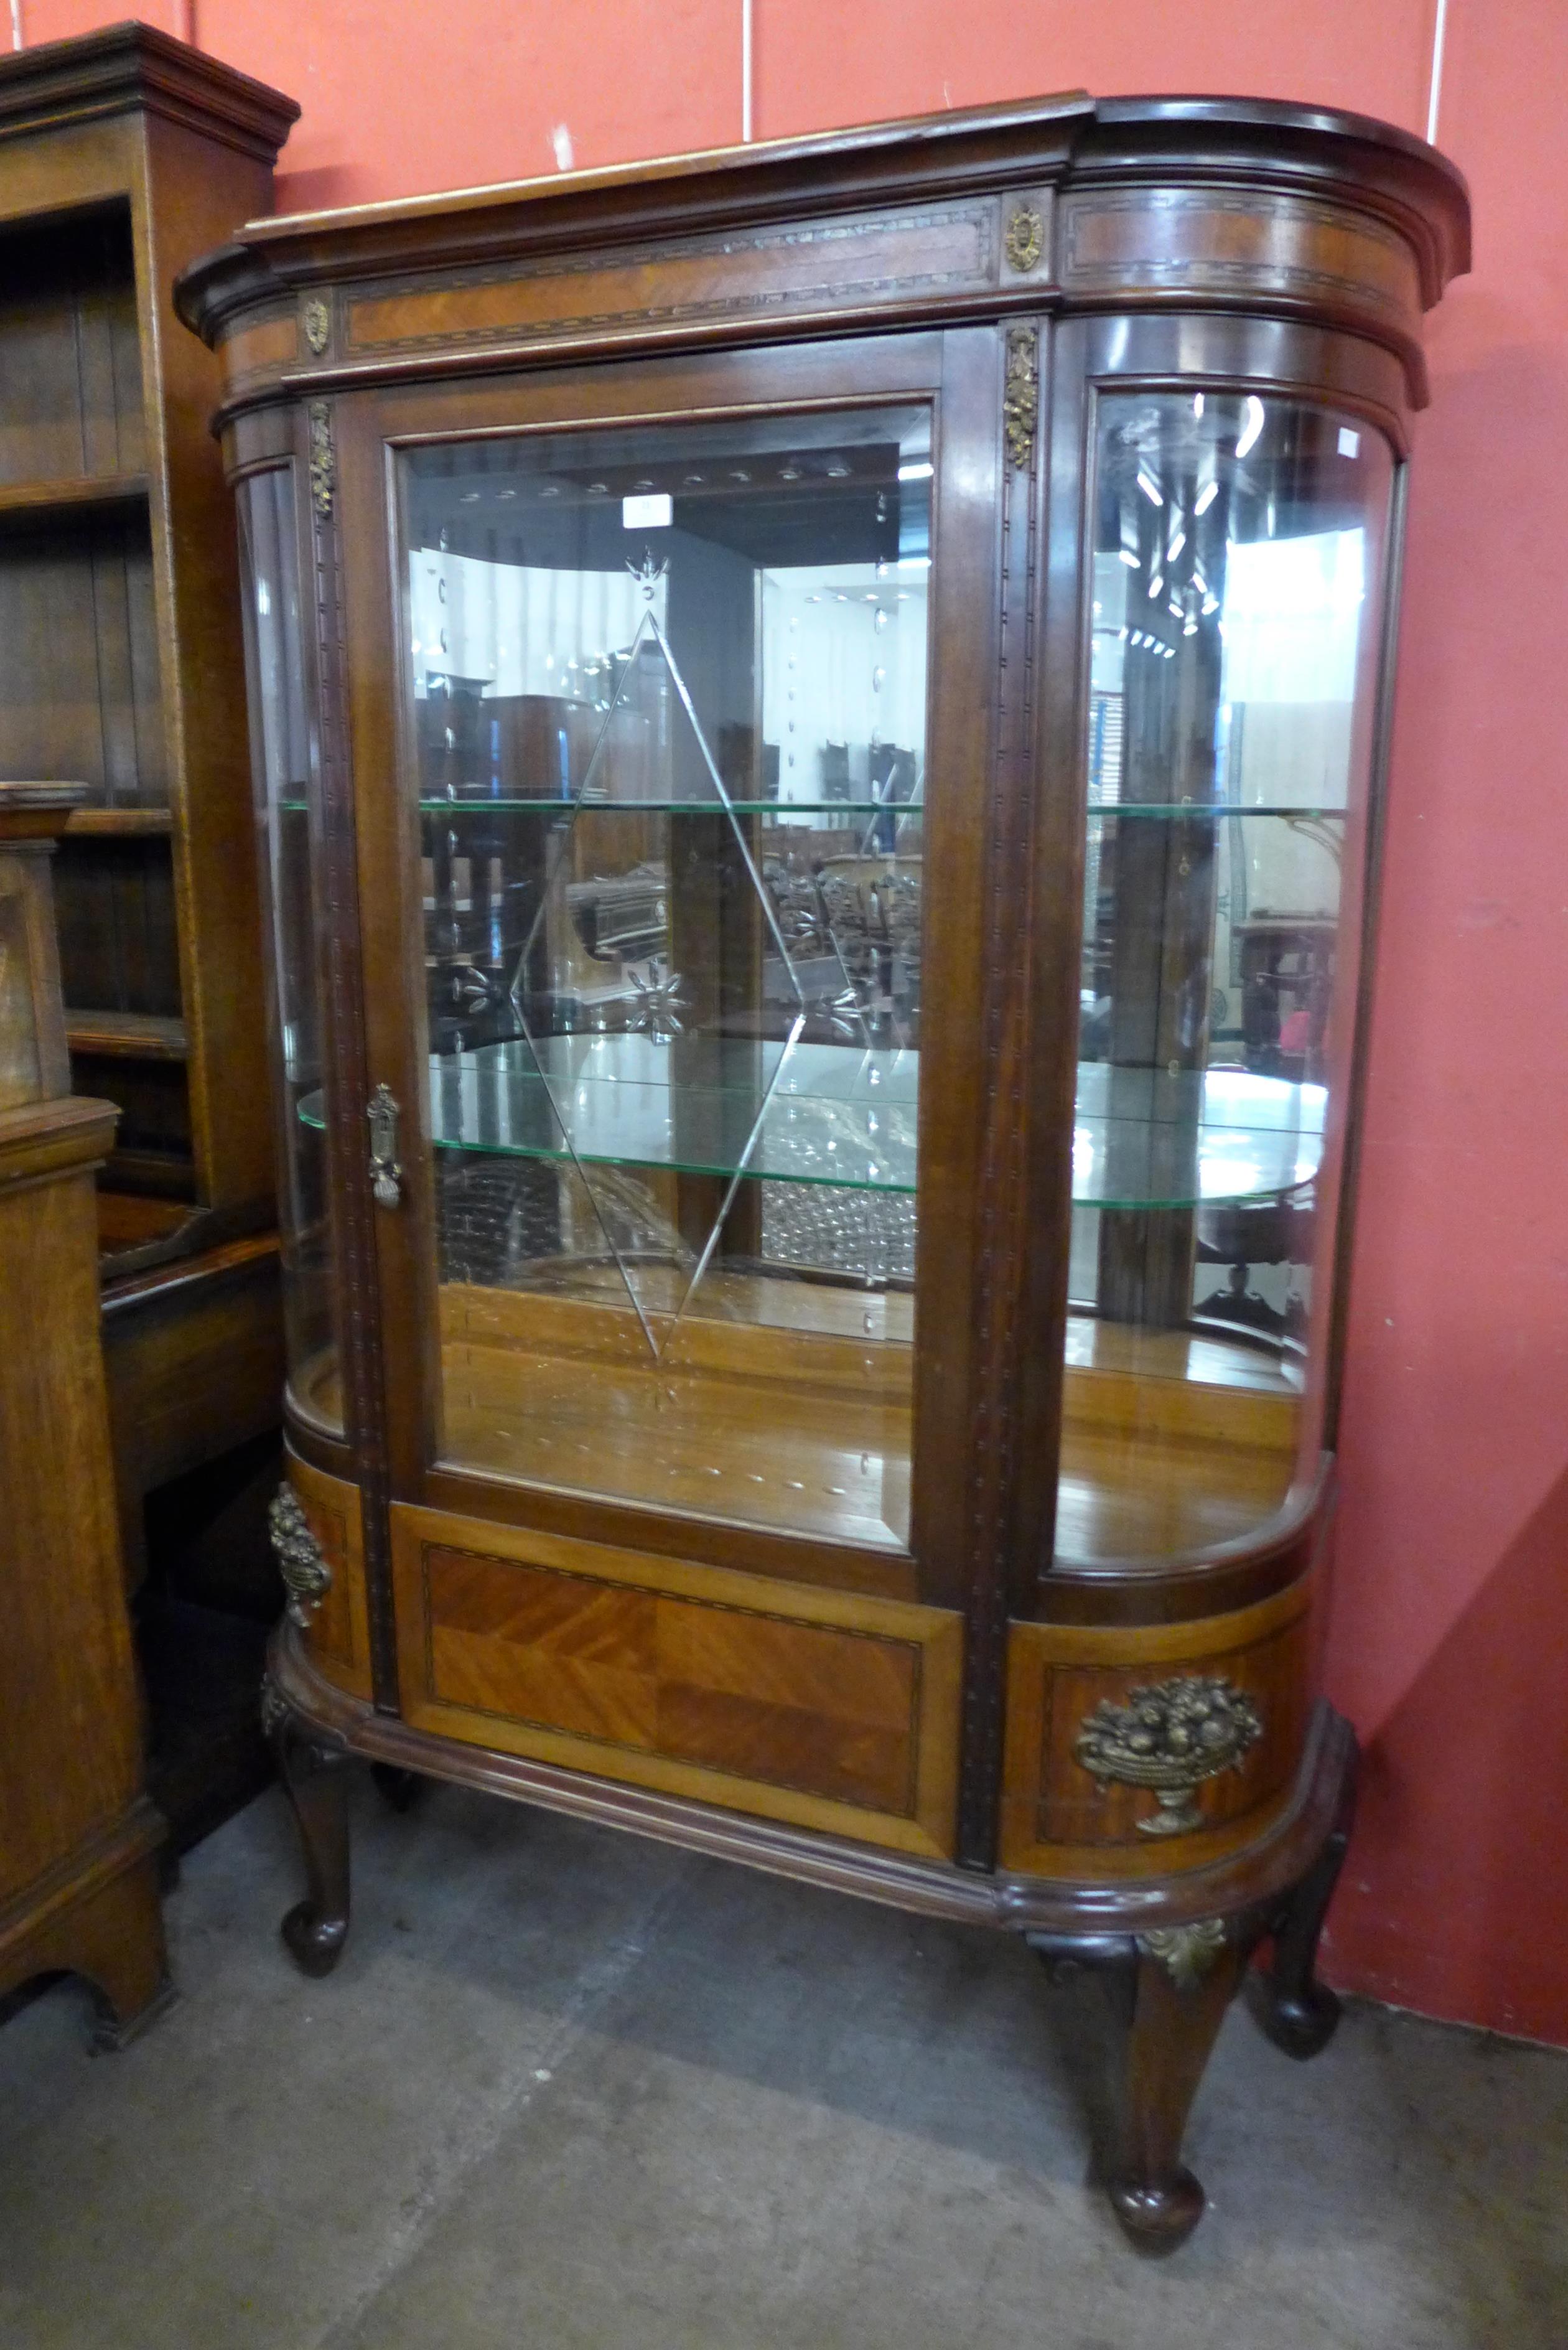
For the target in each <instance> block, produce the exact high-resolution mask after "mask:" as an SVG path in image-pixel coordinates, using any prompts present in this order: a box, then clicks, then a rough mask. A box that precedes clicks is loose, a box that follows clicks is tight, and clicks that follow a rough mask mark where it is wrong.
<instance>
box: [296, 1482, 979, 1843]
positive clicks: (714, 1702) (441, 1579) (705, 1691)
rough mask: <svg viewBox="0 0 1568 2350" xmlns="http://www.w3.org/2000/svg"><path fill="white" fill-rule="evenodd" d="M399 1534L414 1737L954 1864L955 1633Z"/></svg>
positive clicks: (860, 1599)
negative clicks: (480, 1747)
mask: <svg viewBox="0 0 1568 2350" xmlns="http://www.w3.org/2000/svg"><path fill="white" fill-rule="evenodd" d="M302 1498H303V1495H302ZM392 1515H393V1553H394V1560H395V1570H396V1575H397V1582H398V1616H399V1624H400V1676H401V1683H402V1701H403V1711H404V1714H405V1717H406V1718H407V1720H408V1721H410V1722H411V1723H412V1724H414V1725H415V1726H416V1727H418V1728H423V1729H431V1730H440V1731H446V1732H447V1733H448V1734H450V1735H454V1736H459V1737H462V1738H465V1739H469V1740H473V1741H477V1742H482V1743H489V1744H493V1745H495V1746H498V1747H501V1748H503V1749H504V1750H505V1751H507V1752H513V1753H523V1754H532V1755H537V1756H539V1757H541V1758H543V1759H545V1760H546V1761H552V1762H562V1763H569V1764H576V1766H577V1767H579V1768H581V1769H584V1770H587V1771H591V1772H593V1773H596V1774H597V1775H599V1776H605V1777H610V1778H622V1779H628V1780H630V1781H632V1782H634V1783H637V1784H639V1785H644V1786H653V1787H659V1788H661V1789H664V1790H666V1791H668V1792H670V1793H672V1794H687V1795H695V1796H697V1797H699V1798H705V1799H706V1800H708V1801H710V1802H713V1803H718V1804H725V1805H727V1806H729V1807H731V1808H734V1809H739V1810H744V1811H751V1812H758V1813H762V1814H765V1815H766V1816H768V1817H771V1818H774V1819H787V1820H795V1821H799V1822H801V1823H803V1824H804V1825H813V1826H821V1827H828V1828H833V1829H836V1831H837V1832H838V1833H840V1834H846V1835H858V1836H862V1837H865V1838H867V1840H869V1841H871V1842H874V1843H878V1844H886V1845H890V1846H895V1847H897V1848H899V1849H903V1850H907V1851H913V1852H925V1853H935V1854H943V1855H945V1854H947V1853H949V1852H950V1851H951V1848H952V1808H953V1795H954V1760H953V1758H954V1752H955V1742H956V1736H957V1720H958V1692H959V1663H960V1651H961V1625H960V1619H959V1618H958V1617H957V1616H956V1615H951V1614H949V1613H948V1612H947V1611H946V1610H944V1609H940V1608H933V1607H918V1606H913V1605H910V1604H908V1603H905V1602H900V1601H892V1600H878V1599H874V1598H869V1597H865V1596H860V1595H856V1594H848V1593H842V1592H834V1591H828V1590H818V1589H815V1588H808V1587H806V1586H793V1585H792V1586H781V1585H780V1584H778V1583H775V1582H770V1581H765V1580H763V1578H761V1577H759V1576H754V1575H742V1574H739V1573H735V1572H733V1571H732V1570H730V1569H727V1568H721V1567H708V1566H701V1565H694V1564H691V1563H689V1562H686V1561H680V1560H669V1559H655V1558H651V1557H646V1556H642V1555H638V1554H635V1553H632V1552H628V1551H618V1550H610V1549H607V1548H604V1547H602V1546H600V1545H597V1544H587V1543H579V1542H573V1541H568V1540H566V1539H563V1538H560V1537H556V1536H550V1535H545V1534H534V1533H523V1532H514V1531H512V1530H510V1529H505V1528H502V1527H499V1526H496V1525H492V1524H483V1525H481V1524H476V1523H472V1522H471V1521H464V1520H461V1519H454V1518H452V1517H450V1516H448V1515H446V1514H445V1513H439V1512H433V1511H421V1510H414V1509H410V1508H407V1507H402V1506H395V1507H394V1510H393V1513H392Z"/></svg>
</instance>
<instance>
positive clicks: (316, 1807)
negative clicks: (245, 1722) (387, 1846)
mask: <svg viewBox="0 0 1568 2350" xmlns="http://www.w3.org/2000/svg"><path fill="white" fill-rule="evenodd" d="M262 1718H263V1721H265V1725H266V1731H267V1735H268V1737H269V1738H270V1739H271V1741H272V1749H273V1752H274V1754H275V1757H276V1759H277V1768H278V1776H279V1777H280V1778H281V1779H282V1781H283V1783H284V1787H285V1790H286V1793H287V1795H288V1800H289V1803H290V1804H291V1805H292V1806H293V1809H294V1816H295V1820H296V1824H297V1825H298V1828H299V1839H300V1843H301V1845H302V1846H303V1848H304V1853H305V1875H306V1887H307V1888H308V1889H307V1891H306V1898H305V1899H304V1900H303V1901H299V1902H296V1904H295V1907H294V1908H292V1909H291V1910H290V1911H289V1912H288V1914H287V1916H286V1918H284V1921H283V1929H282V1930H283V1939H284V1940H285V1941H286V1943H287V1945H288V1947H289V1950H290V1951H291V1952H292V1953H293V1956H294V1959H295V1962H296V1965H297V1966H298V1967H299V1968H300V1970H301V1971H302V1972H303V1973H305V1974H307V1975H327V1974H330V1973H331V1971H332V1970H333V1968H334V1967H335V1966H336V1965H337V1961H338V1960H339V1959H340V1958H341V1957H342V1955H343V1945H344V1942H345V1940H346V1939H348V1755H347V1754H346V1753H345V1752H343V1751H342V1749H341V1748H338V1747H334V1746H328V1745H327V1744H325V1743H323V1742H321V1741H319V1740H318V1739H317V1738H316V1737H315V1736H314V1735H313V1733H312V1732H311V1731H310V1730H309V1728H308V1727H307V1726H306V1724H305V1723H303V1722H301V1721H298V1720H297V1719H296V1716H295V1715H294V1714H293V1713H292V1712H291V1711H289V1709H288V1707H287V1705H286V1703H285V1702H284V1701H283V1700H282V1699H280V1698H279V1697H278V1695H277V1693H276V1691H275V1690H274V1689H273V1687H272V1685H271V1683H270V1682H269V1683H267V1684H266V1685H265V1689H264V1692H263V1702H262Z"/></svg>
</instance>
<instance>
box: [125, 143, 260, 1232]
mask: <svg viewBox="0 0 1568 2350" xmlns="http://www.w3.org/2000/svg"><path fill="white" fill-rule="evenodd" d="M143 135H144V141H145V144H144V149H143V154H142V159H141V176H140V185H139V189H138V196H137V202H136V204H135V207H134V210H133V223H134V227H135V232H136V244H137V294H138V304H139V308H140V333H141V359H142V370H141V371H142V380H143V383H144V385H145V387H146V407H147V429H148V444H149V448H148V453H149V467H150V471H151V475H152V495H151V525H152V557H153V580H154V587H155V595H156V608H157V626H158V660H159V668H160V671H161V682H162V694H163V721H164V736H165V743H166V748H167V761H168V773H169V776H170V794H169V796H170V803H171V807H172V809H173V814H174V827H173V832H172V836H171V842H172V849H173V859H174V876H175V903H176V912H177V919H178V923H179V932H180V983H181V997H182V1004H183V1009H184V1016H185V1023H186V1027H187V1029H188V1032H189V1035H190V1055H189V1058H188V1061H187V1064H186V1067H187V1076H188V1081H189V1085H190V1095H191V1124H192V1142H193V1145H194V1149H195V1158H196V1170H197V1191H198V1197H199V1199H200V1200H201V1201H202V1203H203V1204H204V1205H207V1206H210V1207H218V1208H223V1207H228V1206H232V1205H237V1204H238V1203H240V1202H250V1201H257V1202H260V1201H268V1200H270V1198H271V1195H272V1191H273V1156H272V1134H271V1121H270V1114H269V1107H268V1092H267V1070H266V1037H265V1022H264V1021H263V1020H262V1018H261V1016H260V1014H259V1009H258V1007H259V1006H260V1004H261V1002H262V986H261V920H260V914H259V911H258V904H257V895H256V875H255V845H254V823H253V819H252V815H251V793H250V738H249V733H248V729H247V725H246V720H245V695H244V647H243V643H242V640H241V634H240V601H239V597H240V590H239V561H238V553H237V545H236V536H235V529H234V503H233V499H232V497H231V496H230V494H229V492H228V490H227V487H226V486H225V484H224V481H223V464H222V461H221V458H220V456H219V453H218V450H217V446H216V444H215V442H213V438H212V435H211V433H210V432H208V431H207V430H206V429H205V427H206V421H207V419H208V417H209V416H210V415H211V413H212V411H213V407H214V406H215V405H216V402H217V399H218V393H219V386H220V370H219V368H218V364H217V361H216V359H214V357H213V353H212V352H210V351H209V350H207V349H206V348H203V346H202V344H201V343H199V342H198V341H197V340H196V338H195V337H194V336H193V335H190V334H186V333H184V332H183V331H182V329H181V328H179V327H178V326H177V324H176V323H175V320H174V317H173V307H172V305H173V284H174V279H175V278H176V276H178V275H179V273H180V271H181V270H182V268H184V267H185V265H187V263H188V262H190V261H191V260H192V258H193V257H194V256H195V255H197V254H199V253H201V252H203V251H206V250H210V249H211V248H212V247H213V246H214V245H217V244H223V242H224V241H225V240H226V239H228V238H230V237H232V236H233V234H234V229H235V227H236V225H237V224H239V223H240V222H242V221H244V220H247V219H251V218H254V217H255V216H256V215H257V214H258V213H265V212H267V211H269V210H270V209H271V204H272V173H271V172H270V170H268V168H267V167H266V166H265V164H263V163H262V162H260V161H257V160H256V159H254V157H250V156H245V155H242V154H240V153H238V152H237V151H234V149H232V148H228V147H224V146H220V145H217V144H215V143H214V142H213V141H212V140H207V139H203V138H201V137H198V136H197V135H196V134H195V133H194V132H192V131H189V130H185V129H183V128H182V126H181V125H179V124H177V123H174V122H170V121H168V120H164V119H162V118H161V117H158V116H151V115H150V116H148V117H147V118H146V119H145V120H144V124H143Z"/></svg>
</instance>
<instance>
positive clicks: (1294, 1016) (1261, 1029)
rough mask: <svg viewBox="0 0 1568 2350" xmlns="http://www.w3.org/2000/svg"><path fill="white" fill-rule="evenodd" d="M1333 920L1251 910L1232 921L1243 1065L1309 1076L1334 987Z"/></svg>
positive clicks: (1268, 1073) (1319, 1054)
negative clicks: (1238, 975)
mask: <svg viewBox="0 0 1568 2350" xmlns="http://www.w3.org/2000/svg"><path fill="white" fill-rule="evenodd" d="M1335 927H1336V926H1335V925H1334V923H1333V922H1331V921H1314V920H1312V919H1311V917H1310V916H1306V917H1303V916H1302V915H1299V914H1298V915H1290V914H1281V915H1277V916H1271V915H1268V914H1256V915H1254V916H1253V917H1252V918H1251V920H1249V921H1245V922H1238V923H1237V924H1236V925H1235V928H1234V930H1233V931H1232V932H1231V936H1232V937H1233V938H1234V940H1235V941H1236V944H1237V948H1238V951H1239V957H1240V962H1241V1034H1242V1039H1243V1049H1244V1050H1245V1053H1246V1056H1247V1066H1248V1067H1249V1068H1250V1069H1258V1070H1261V1071H1262V1072H1263V1074H1265V1075H1266V1076H1282V1077H1308V1078H1311V1077H1314V1076H1315V1075H1316V1073H1317V1069H1318V1066H1319V1063H1320V1061H1321V1059H1322V1055H1323V1045H1324V1029H1325V1027H1326V1025H1327V1019H1328V1005H1329V999H1330V997H1331V995H1332V993H1333V991H1334V934H1335Z"/></svg>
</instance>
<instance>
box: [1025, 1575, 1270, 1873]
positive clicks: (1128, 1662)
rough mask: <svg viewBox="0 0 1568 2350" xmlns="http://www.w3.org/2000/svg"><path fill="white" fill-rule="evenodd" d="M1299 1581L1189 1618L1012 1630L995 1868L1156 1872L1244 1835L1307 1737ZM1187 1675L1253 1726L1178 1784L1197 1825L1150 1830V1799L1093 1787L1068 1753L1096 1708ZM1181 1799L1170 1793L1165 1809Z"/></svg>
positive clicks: (1260, 1817) (1156, 1807) (1226, 1848)
mask: <svg viewBox="0 0 1568 2350" xmlns="http://www.w3.org/2000/svg"><path fill="white" fill-rule="evenodd" d="M1312 1580H1313V1579H1312V1577H1311V1576H1310V1575H1309V1576H1303V1578H1302V1580H1301V1581H1300V1582H1299V1583H1296V1584H1293V1585H1292V1586H1291V1588H1290V1589H1289V1590H1288V1591H1283V1592H1281V1593H1279V1594H1278V1595H1277V1596H1275V1597H1274V1598H1272V1599H1268V1600H1264V1601H1263V1602H1262V1603H1261V1604H1260V1605H1259V1606H1257V1607H1247V1608H1241V1609H1239V1610H1237V1611H1236V1612H1235V1613H1233V1614H1231V1615H1226V1616H1210V1617H1201V1618H1199V1620H1198V1621H1196V1622H1193V1623H1188V1624H1175V1625H1157V1626H1149V1627H1117V1628H1116V1629H1114V1630H1101V1629H1099V1628H1097V1627H1085V1626H1081V1625H1060V1624H1014V1625H1012V1627H1011V1629H1010V1631H1009V1635H1008V1680H1007V1744H1006V1762H1005V1765H1004V1790H1003V1797H1002V1864H1003V1866H1005V1867H1008V1868H1017V1869H1023V1870H1027V1871H1029V1872H1030V1873H1031V1874H1035V1875H1042V1876H1058V1875H1059V1876H1073V1875H1076V1874H1092V1873H1098V1874H1100V1875H1109V1876H1116V1877H1144V1876H1161V1875H1163V1874H1165V1873H1166V1872H1167V1871H1168V1870H1170V1869H1173V1868H1190V1867H1194V1866H1198V1865H1199V1863H1200V1862H1203V1861H1206V1860H1212V1859H1217V1858H1219V1857H1220V1855H1222V1854H1224V1853H1226V1852H1230V1851H1233V1850H1234V1849H1236V1848H1237V1847H1238V1846H1241V1845H1244V1844H1246V1843H1248V1842H1250V1841H1251V1838H1252V1837H1253V1836H1254V1835H1257V1834H1258V1833H1259V1832H1260V1830H1261V1828H1262V1825H1263V1823H1264V1820H1265V1818H1266V1816H1267V1814H1268V1813H1269V1811H1270V1809H1271V1808H1272V1806H1275V1805H1277V1804H1278V1803H1279V1802H1280V1801H1282V1798H1283V1797H1284V1795H1285V1794H1286V1793H1287V1792H1288V1790H1289V1788H1290V1786H1291V1784H1292V1783H1293V1779H1294V1776H1295V1771H1296V1766H1297V1763H1299V1761H1300V1759H1301V1752H1302V1745H1303V1740H1304V1739H1305V1736H1306V1728H1307V1719H1308V1715H1309V1712H1310V1710H1311V1697H1312V1671H1311V1656H1312V1650H1311V1639H1310V1631H1311V1613H1310V1609H1311V1588H1312ZM1200 1680H1219V1681H1222V1682H1223V1683H1225V1684H1226V1686H1227V1688H1228V1689H1229V1690H1233V1691H1235V1692H1236V1693H1237V1694H1238V1696H1239V1697H1240V1699H1241V1700H1242V1702H1243V1703H1244V1704H1247V1705H1250V1706H1251V1708H1252V1709H1253V1710H1254V1711H1255V1713H1256V1716H1257V1718H1258V1721H1259V1722H1260V1724H1261V1734H1259V1735H1258V1736H1257V1737H1256V1738H1254V1739H1253V1740H1252V1742H1251V1743H1250V1744H1249V1745H1248V1747H1247V1749H1246V1751H1245V1752H1244V1753H1243V1754H1242V1755H1241V1759H1240V1761H1239V1762H1238V1763H1235V1764H1233V1765H1231V1767H1229V1768H1227V1769H1225V1770H1223V1771H1221V1772H1220V1773H1217V1774H1216V1775H1215V1776H1213V1777H1211V1778H1207V1779H1204V1780H1203V1781H1202V1782H1201V1783H1199V1784H1198V1785H1197V1786H1196V1787H1194V1788H1192V1789H1191V1790H1190V1792H1189V1794H1188V1796H1187V1798H1186V1800H1187V1802H1188V1804H1189V1805H1190V1807H1191V1808H1192V1810H1193V1811H1195V1812H1196V1814H1197V1817H1198V1822H1199V1824H1198V1825H1194V1826H1192V1827H1189V1828H1187V1829H1185V1830H1183V1831H1181V1832H1179V1833H1176V1834H1151V1833H1150V1832H1149V1827H1148V1825H1146V1823H1158V1821H1159V1820H1160V1818H1161V1816H1162V1806H1161V1804H1160V1802H1159V1799H1158V1794H1156V1793H1155V1792H1154V1791H1153V1790H1151V1789H1150V1788H1148V1787H1147V1786H1140V1785H1137V1784H1130V1783H1127V1782H1125V1781H1123V1780H1120V1779H1118V1778H1116V1776H1114V1775H1113V1776H1110V1777H1109V1778H1107V1779H1106V1781H1105V1783H1101V1782H1100V1781H1098V1780H1097V1779H1096V1774H1095V1773H1094V1772H1093V1771H1092V1770H1091V1769H1089V1768H1088V1767H1086V1765H1085V1762H1084V1761H1083V1760H1082V1759H1080V1756H1079V1752H1078V1746H1079V1741H1080V1739H1081V1738H1082V1737H1083V1734H1084V1729H1085V1721H1087V1720H1088V1718H1089V1717H1090V1716H1091V1715H1092V1714H1094V1712H1095V1711H1096V1707H1099V1706H1101V1705H1102V1704H1108V1705H1110V1706H1112V1707H1117V1708H1119V1707H1123V1706H1125V1705H1127V1701H1128V1700H1129V1699H1130V1698H1131V1697H1132V1695H1133V1692H1134V1691H1135V1690H1157V1691H1158V1690H1163V1689H1165V1688H1166V1686H1167V1685H1168V1684H1169V1683H1171V1682H1176V1683H1178V1684H1182V1685H1187V1686H1190V1684H1191V1683H1193V1682H1195V1681H1200ZM1181 1800H1182V1798H1181V1796H1180V1795H1179V1794H1176V1795H1173V1797H1172V1804H1173V1805H1174V1804H1179V1803H1180V1802H1181ZM1176 1815H1177V1816H1179V1814H1176ZM1164 1816H1167V1817H1169V1816H1172V1813H1171V1812H1169V1811H1167V1812H1166V1813H1165V1814H1164Z"/></svg>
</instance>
